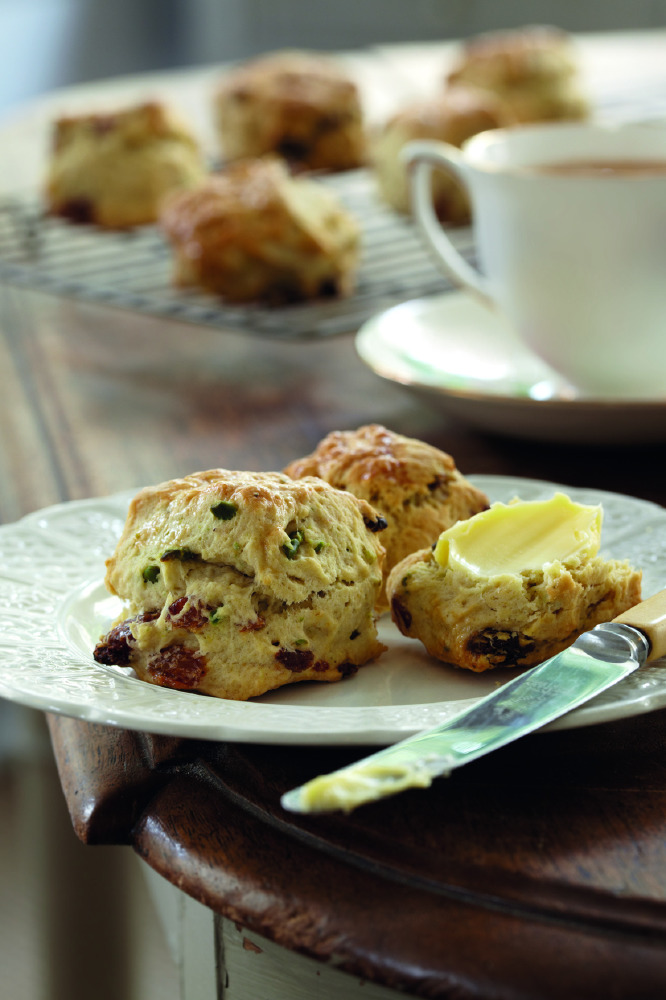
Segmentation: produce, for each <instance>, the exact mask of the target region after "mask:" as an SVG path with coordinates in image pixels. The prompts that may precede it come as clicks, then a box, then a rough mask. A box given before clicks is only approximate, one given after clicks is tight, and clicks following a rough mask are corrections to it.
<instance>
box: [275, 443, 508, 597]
mask: <svg viewBox="0 0 666 1000" xmlns="http://www.w3.org/2000/svg"><path fill="white" fill-rule="evenodd" d="M284 471H285V472H286V473H287V474H288V475H289V476H293V477H294V478H295V479H298V478H300V477H302V476H319V477H320V478H321V479H325V480H326V482H328V483H330V484H331V485H332V486H335V487H336V488H337V489H343V490H348V491H349V492H350V493H353V494H354V496H357V497H360V498H362V499H363V500H367V501H368V503H370V504H371V505H372V506H373V507H375V508H376V509H377V510H378V511H379V512H380V514H382V515H383V516H384V517H385V518H386V522H387V528H386V531H385V532H384V533H383V535H382V543H383V545H384V547H385V549H386V564H385V570H384V576H385V577H386V576H387V575H388V573H389V572H390V570H391V569H392V568H393V566H394V565H395V564H396V563H397V562H400V560H401V559H404V557H405V556H406V555H408V554H409V553H410V552H414V551H416V550H417V549H421V548H423V546H424V545H431V544H432V543H433V542H435V541H436V540H437V537H438V536H439V534H440V532H442V531H443V530H444V529H445V528H448V527H450V526H451V525H452V524H454V523H455V522H456V521H459V520H462V519H464V518H467V517H470V516H471V515H472V514H476V513H477V512H478V511H481V510H484V509H485V508H486V507H487V506H488V497H487V496H486V495H485V493H483V492H482V491H481V490H479V489H477V488H476V486H473V485H472V483H470V482H469V481H468V480H467V479H465V477H464V476H463V475H462V474H461V473H460V472H459V470H458V469H457V468H456V464H455V461H454V459H453V458H452V457H451V455H448V454H447V453H446V452H443V451H440V450H439V448H435V447H434V446H433V445H430V444H427V443H426V442H424V441H419V440H417V439H416V438H410V437H405V436H404V435H402V434H397V433H395V431H391V430H388V429H387V428H386V427H383V426H382V425H381V424H368V425H366V426H364V427H359V428H358V429H357V430H355V431H333V432H332V433H331V434H329V435H328V436H327V437H325V438H324V439H323V440H322V441H320V443H319V444H318V445H317V447H316V449H315V450H314V451H313V452H312V454H311V455H307V456H306V457H304V458H300V459H297V460H295V461H293V462H291V463H290V464H289V465H288V466H287V467H286V469H285V470H284ZM380 603H381V604H384V605H385V597H384V595H383V594H382V599H381V602H380ZM385 606H386V605H385Z"/></svg>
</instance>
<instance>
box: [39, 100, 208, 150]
mask: <svg viewBox="0 0 666 1000" xmlns="http://www.w3.org/2000/svg"><path fill="white" fill-rule="evenodd" d="M110 135H113V136H114V137H115V138H116V140H117V141H118V142H119V143H121V144H124V145H126V146H127V147H129V148H131V147H135V146H140V145H143V144H144V143H147V142H151V141H153V140H164V139H175V140H177V141H178V142H183V143H185V144H186V145H189V146H191V147H192V149H197V148H198V144H197V141H196V139H195V137H194V136H193V134H192V133H191V131H190V130H189V129H188V128H187V126H186V125H185V124H184V123H183V122H182V121H180V119H179V118H178V116H177V115H176V114H175V113H174V112H173V111H172V110H171V109H170V108H167V107H166V106H165V105H164V104H161V103H160V102H158V101H147V102H145V103H144V104H139V105H137V106H136V107H131V108H124V109H122V110H119V111H110V112H106V113H101V112H98V113H92V114H82V115H63V116H62V117H60V118H58V119H57V120H56V121H55V123H54V126H53V134H52V147H53V150H54V152H59V151H60V150H62V149H63V148H64V147H65V146H66V145H67V144H68V143H70V142H72V141H74V140H75V139H77V138H78V137H80V136H86V137H88V138H89V139H91V140H101V139H103V138H104V137H107V136H110Z"/></svg>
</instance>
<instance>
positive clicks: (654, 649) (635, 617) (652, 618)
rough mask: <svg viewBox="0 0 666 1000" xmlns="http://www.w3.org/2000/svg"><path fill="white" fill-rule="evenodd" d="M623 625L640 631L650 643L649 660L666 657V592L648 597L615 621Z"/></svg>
mask: <svg viewBox="0 0 666 1000" xmlns="http://www.w3.org/2000/svg"><path fill="white" fill-rule="evenodd" d="M613 621H614V622H619V623H620V624H621V625H632V626H633V627H634V628H637V629H640V631H641V632H643V634H644V635H646V636H647V637H648V640H649V642H650V654H649V656H648V660H656V659H657V658H658V657H660V656H666V590H660V591H659V593H658V594H654V595H653V596H652V597H648V599H647V601H641V603H640V604H636V605H634V607H633V608H629V610H628V611H623V613H622V614H621V615H618V616H617V618H614V619H613Z"/></svg>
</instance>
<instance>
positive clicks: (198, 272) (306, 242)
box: [160, 157, 360, 304]
mask: <svg viewBox="0 0 666 1000" xmlns="http://www.w3.org/2000/svg"><path fill="white" fill-rule="evenodd" d="M160 222H161V226H162V228H163V230H164V232H165V235H166V237H167V239H168V240H169V241H170V243H171V244H172V247H173V249H174V253H175V274H174V280H175V282H176V283H177V284H181V285H199V286H201V287H203V288H205V289H207V290H209V291H212V292H215V293H216V294H219V295H221V296H223V297H224V298H226V299H227V300H228V301H230V302H248V301H253V300H261V301H268V302H271V303H274V304H281V303H284V302H292V301H293V302H295V301H300V300H303V299H311V298H318V297H320V296H329V297H330V296H335V295H347V294H349V293H350V292H351V291H352V289H353V287H354V283H355V278H356V267H357V264H358V255H359V243H360V229H359V226H358V223H357V222H356V220H355V219H354V218H353V217H352V216H351V214H350V213H349V212H348V211H347V210H346V209H345V208H344V207H343V206H342V205H341V203H340V202H339V201H338V199H337V198H336V197H335V195H334V194H333V193H332V192H331V191H329V190H328V189H326V188H325V187H324V186H323V185H322V184H321V183H319V182H317V181H313V180H309V179H305V178H302V177H291V176H290V174H289V172H288V171H287V169H286V167H285V165H284V163H283V162H282V161H280V160H279V159H278V158H277V157H264V158H262V159H258V160H243V161H240V162H238V163H233V164H230V165H229V166H228V167H226V168H225V169H224V170H222V171H221V172H220V173H218V174H215V175H213V176H211V177H209V178H208V179H207V181H206V182H205V183H204V184H202V185H200V186H199V187H198V188H196V189H195V190H193V191H184V192H179V193H177V194H174V195H172V196H171V197H170V198H168V199H167V201H166V203H165V205H164V207H163V211H162V213H161V219H160Z"/></svg>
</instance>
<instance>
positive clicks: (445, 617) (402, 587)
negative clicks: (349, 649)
mask: <svg viewBox="0 0 666 1000" xmlns="http://www.w3.org/2000/svg"><path fill="white" fill-rule="evenodd" d="M600 529H601V509H600V508H599V507H587V506H584V505H581V504H573V503H572V501H571V500H570V499H569V498H568V497H566V496H564V494H556V495H555V496H554V497H553V498H552V500H550V501H530V502H525V503H520V502H518V503H516V504H509V505H504V504H493V506H492V507H491V508H490V509H489V510H488V511H485V512H483V513H480V514H477V515H476V516H475V517H473V518H470V520H469V521H466V522H464V523H463V524H459V525H455V526H453V527H452V528H450V529H449V530H448V531H445V532H443V534H442V535H441V536H440V538H439V540H438V542H437V545H436V546H435V547H434V549H433V548H428V549H423V550H422V551H421V552H415V553H413V554H412V555H411V556H408V557H407V558H406V559H404V560H403V561H402V562H401V563H399V564H398V565H397V566H395V567H394V569H393V570H392V572H391V574H390V576H389V579H388V583H387V592H388V596H389V600H390V603H391V616H392V618H393V620H394V622H395V623H396V625H397V626H398V628H399V629H400V631H401V632H402V633H403V635H407V636H412V637H413V638H416V639H420V641H421V642H422V643H423V644H424V646H425V647H426V649H427V650H428V652H429V653H430V654H431V656H434V657H436V658H437V659H438V660H443V661H444V662H446V663H450V664H453V665H455V666H458V667H463V668H466V669H468V670H475V671H484V670H491V669H493V668H495V667H528V666H533V665H535V664H537V663H540V662H541V661H542V660H545V659H547V658H548V657H550V656H553V655H554V654H555V653H559V652H560V651H561V650H562V649H565V648H566V647H567V646H569V645H571V643H572V642H573V641H574V640H575V639H576V638H577V637H578V636H579V635H580V634H581V632H585V631H587V630H588V629H590V628H592V627H593V626H594V625H598V624H599V623H600V622H606V621H610V620H611V619H613V618H615V617H616V616H617V615H619V614H621V613H622V612H623V611H626V610H627V609H628V608H630V607H633V605H634V604H637V603H638V602H639V601H640V599H641V573H640V572H639V571H638V570H635V569H633V568H632V567H631V566H630V565H629V563H627V562H623V561H619V560H612V559H611V560H608V559H604V558H602V557H601V556H600V555H599V554H598V551H599V539H600Z"/></svg>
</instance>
